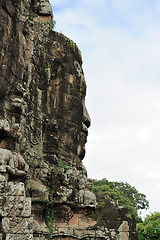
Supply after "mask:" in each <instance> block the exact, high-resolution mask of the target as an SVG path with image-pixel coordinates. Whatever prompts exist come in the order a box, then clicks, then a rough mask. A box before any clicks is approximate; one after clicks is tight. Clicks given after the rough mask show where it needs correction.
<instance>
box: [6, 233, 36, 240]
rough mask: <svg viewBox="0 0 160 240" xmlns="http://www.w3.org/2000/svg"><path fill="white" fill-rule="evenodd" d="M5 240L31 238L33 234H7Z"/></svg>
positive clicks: (29, 239) (26, 239)
mask: <svg viewBox="0 0 160 240" xmlns="http://www.w3.org/2000/svg"><path fill="white" fill-rule="evenodd" d="M6 240H33V234H7V235H6Z"/></svg>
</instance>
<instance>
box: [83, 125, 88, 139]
mask: <svg viewBox="0 0 160 240" xmlns="http://www.w3.org/2000/svg"><path fill="white" fill-rule="evenodd" d="M81 131H82V133H84V134H85V135H86V137H87V136H88V128H87V126H86V125H85V124H84V123H82V130H81Z"/></svg>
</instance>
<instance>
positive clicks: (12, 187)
mask: <svg viewBox="0 0 160 240" xmlns="http://www.w3.org/2000/svg"><path fill="white" fill-rule="evenodd" d="M6 195H10V196H24V195H25V188H24V183H22V182H8V191H7V192H6Z"/></svg>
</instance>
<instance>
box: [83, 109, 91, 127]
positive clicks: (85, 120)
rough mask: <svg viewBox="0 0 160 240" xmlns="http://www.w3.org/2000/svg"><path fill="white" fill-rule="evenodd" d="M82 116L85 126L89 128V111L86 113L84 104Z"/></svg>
mask: <svg viewBox="0 0 160 240" xmlns="http://www.w3.org/2000/svg"><path fill="white" fill-rule="evenodd" d="M83 116H84V121H83V123H84V124H85V125H86V127H87V128H89V127H90V126H91V118H90V116H89V113H88V111H87V109H86V106H85V105H84V107H83Z"/></svg>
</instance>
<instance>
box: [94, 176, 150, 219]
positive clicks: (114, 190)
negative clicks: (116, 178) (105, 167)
mask: <svg viewBox="0 0 160 240" xmlns="http://www.w3.org/2000/svg"><path fill="white" fill-rule="evenodd" d="M93 192H94V193H95V194H96V195H97V198H98V199H100V196H101V195H108V197H109V198H111V199H113V200H116V201H117V202H118V204H119V206H123V207H125V208H127V209H128V212H129V213H130V214H133V215H134V216H138V210H139V209H148V206H149V202H148V201H147V200H146V196H145V195H144V194H142V193H139V192H138V191H137V190H136V188H134V187H132V186H131V185H130V184H129V183H126V182H125V183H123V182H110V181H108V180H107V179H105V178H103V179H102V180H94V181H93Z"/></svg>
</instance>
